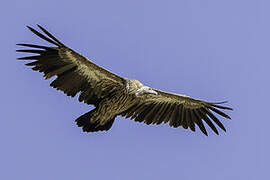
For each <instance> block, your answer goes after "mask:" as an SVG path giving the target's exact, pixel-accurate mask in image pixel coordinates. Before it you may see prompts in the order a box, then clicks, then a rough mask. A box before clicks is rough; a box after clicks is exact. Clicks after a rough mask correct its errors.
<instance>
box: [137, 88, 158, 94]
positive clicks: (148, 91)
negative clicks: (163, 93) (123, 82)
mask: <svg viewBox="0 0 270 180" xmlns="http://www.w3.org/2000/svg"><path fill="white" fill-rule="evenodd" d="M143 94H154V95H157V94H158V93H157V92H156V91H155V90H153V88H150V87H148V86H143V87H141V88H139V89H138V90H137V91H136V93H135V95H136V96H140V95H143Z"/></svg>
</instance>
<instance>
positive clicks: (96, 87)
mask: <svg viewBox="0 0 270 180" xmlns="http://www.w3.org/2000/svg"><path fill="white" fill-rule="evenodd" d="M37 26H38V27H39V29H40V30H41V31H42V33H40V32H38V31H37V30H35V29H33V28H32V27H29V26H27V28H28V29H29V30H30V31H32V32H33V33H34V34H35V35H37V36H38V37H40V38H41V39H43V40H45V41H47V42H49V43H51V44H52V45H54V46H41V45H34V44H17V45H19V46H23V47H28V48H29V49H19V50H17V52H23V53H32V54H33V55H32V56H26V57H20V58H18V60H27V61H29V60H31V62H28V63H27V64H26V66H32V69H33V70H34V71H39V72H42V73H43V74H44V78H45V79H50V78H52V77H56V78H55V79H54V80H53V81H52V82H51V84H50V86H52V87H54V88H56V89H57V90H60V91H63V92H64V93H65V94H66V95H68V96H71V97H74V96H75V95H76V94H78V93H79V97H78V99H79V101H80V102H84V103H86V104H88V105H94V107H95V108H94V109H93V110H91V111H89V112H87V113H85V114H83V115H82V116H80V117H79V118H77V119H76V123H77V125H78V126H79V127H82V129H83V131H84V132H96V131H104V130H106V131H107V130H109V129H110V128H111V127H112V124H113V122H114V120H115V118H116V116H118V115H121V116H123V117H125V118H130V119H134V120H135V121H138V122H144V123H146V124H161V123H169V125H170V126H171V127H174V128H176V127H179V126H182V127H183V128H185V129H188V128H189V129H190V130H191V131H195V127H196V126H198V127H199V129H200V130H201V131H202V132H203V133H204V134H205V135H207V131H206V129H205V123H206V124H207V125H208V126H209V127H210V128H211V129H212V130H213V131H214V132H215V133H216V134H219V132H218V130H217V128H216V126H215V125H217V126H218V127H219V128H221V129H222V130H224V131H226V129H225V127H224V126H223V124H222V123H221V122H220V120H219V119H218V118H217V117H216V115H215V114H214V113H216V114H218V115H220V116H222V117H224V118H227V119H231V118H230V116H228V115H227V114H225V113H224V112H222V111H221V109H222V110H232V108H230V107H226V106H223V105H221V104H223V103H226V102H220V103H212V102H206V101H203V100H199V99H194V98H191V97H189V96H185V95H181V94H174V93H168V92H164V91H161V90H157V89H154V88H151V87H148V86H145V85H143V84H142V83H140V82H139V81H138V80H135V79H128V78H124V77H120V76H118V75H116V74H114V73H112V72H110V71H108V70H106V69H104V68H102V67H100V66H98V65H96V64H95V63H93V62H92V61H91V60H89V59H87V58H86V57H83V56H82V55H80V54H78V53H77V52H75V51H73V50H72V49H70V48H69V47H67V46H65V45H64V44H63V43H62V42H60V41H59V40H58V39H56V38H55V37H54V36H53V35H52V34H51V33H49V32H48V31H47V30H46V29H44V28H43V27H41V26H40V25H37Z"/></svg>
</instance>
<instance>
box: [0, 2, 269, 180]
mask: <svg viewBox="0 0 270 180" xmlns="http://www.w3.org/2000/svg"><path fill="white" fill-rule="evenodd" d="M0 9H1V10H0V19H1V28H0V32H1V71H0V78H1V79H0V80H1V90H0V91H1V110H0V111H1V125H0V147H1V148H0V171H1V173H0V179H28V180H32V179H33V180H36V179H38V180H43V179H44V180H48V179H65V180H69V179H110V180H121V179H128V180H138V179H148V180H149V179H154V180H161V179H184V180H194V179H203V180H206V179H213V180H214V179H218V180H228V179H237V180H239V179H245V180H253V179H262V180H263V179H269V160H270V158H269V151H270V145H269V131H268V129H269V128H268V126H269V125H270V119H269V100H270V99H269V90H270V88H269V75H270V73H269V67H270V63H269V62H270V51H269V50H270V11H269V9H270V1H269V0H226V1H225V0H175V1H159V0H145V1H143V0H136V1H134V0H132V1H130V0H113V1H112V0H107V1H103V0H88V1H63V0H62V1H54V0H46V1H37V0H23V1H22V0H17V1H15V0H10V1H3V2H2V3H1V7H0ZM37 23H39V24H41V25H43V26H44V27H45V28H47V29H48V30H49V31H50V32H52V33H53V34H54V35H56V37H58V38H59V39H60V40H61V41H63V42H64V43H65V44H66V45H68V46H70V47H71V48H73V49H74V50H76V51H78V52H79V53H81V54H83V55H84V56H87V57H88V58H90V59H92V60H93V61H94V62H95V63H97V64H99V65H101V66H103V67H105V68H107V69H109V70H111V71H112V72H115V73H117V74H119V75H121V76H124V77H129V78H136V79H138V80H140V81H141V82H142V83H144V84H146V85H148V86H151V87H154V88H159V89H162V90H166V91H172V92H177V93H182V94H187V95H189V96H192V97H196V98H201V99H205V100H208V101H224V100H229V104H228V105H230V106H232V107H233V108H234V111H233V112H229V115H230V116H231V117H232V120H225V119H222V122H224V125H225V127H226V128H227V133H224V132H221V131H220V132H221V133H220V135H219V136H217V135H215V134H214V133H212V132H209V136H208V137H206V136H204V135H203V134H202V133H201V132H200V131H197V132H195V133H192V132H190V131H188V130H185V129H183V128H181V127H180V128H177V129H173V128H169V127H168V125H161V126H154V125H149V126H148V125H145V124H141V123H137V122H134V121H132V120H126V119H123V118H121V117H118V118H117V119H116V121H115V123H114V125H113V127H112V128H111V130H110V131H108V132H99V133H92V134H86V133H83V132H82V131H81V128H78V127H77V126H76V124H75V122H74V120H75V119H76V118H77V117H79V116H80V115H82V114H83V113H85V112H87V111H89V109H90V108H92V107H89V106H87V105H85V104H82V103H79V102H78V101H77V99H76V98H70V97H67V96H65V95H64V94H63V93H62V92H59V91H56V90H55V89H53V88H51V87H50V86H49V84H50V82H49V81H45V80H43V78H42V75H41V74H40V73H37V72H34V71H32V70H31V69H30V68H28V67H26V66H24V65H23V64H24V63H23V62H18V61H16V60H15V59H16V58H17V57H19V56H20V54H18V53H16V52H15V49H16V48H17V47H16V46H15V44H16V43H23V42H24V43H42V44H46V42H44V41H42V40H40V39H39V38H37V37H36V36H34V35H33V34H32V33H31V32H30V31H28V30H27V29H26V28H25V26H26V25H31V26H35V24H37ZM208 130H209V129H208Z"/></svg>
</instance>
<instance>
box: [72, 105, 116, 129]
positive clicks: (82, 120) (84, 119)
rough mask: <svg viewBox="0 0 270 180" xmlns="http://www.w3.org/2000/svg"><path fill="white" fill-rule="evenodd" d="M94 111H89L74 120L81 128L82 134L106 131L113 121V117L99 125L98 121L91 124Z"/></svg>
mask: <svg viewBox="0 0 270 180" xmlns="http://www.w3.org/2000/svg"><path fill="white" fill-rule="evenodd" d="M94 111H95V109H94V110H91V111H89V112H87V113H85V114H84V115H82V116H80V117H79V118H78V119H76V120H75V121H76V123H77V125H78V126H79V127H82V129H83V131H84V132H96V131H108V130H109V129H110V128H111V127H112V124H113V122H114V120H115V117H114V118H112V119H110V120H109V121H107V122H106V123H105V124H103V125H101V124H100V123H99V121H95V122H91V118H92V116H93V112H94Z"/></svg>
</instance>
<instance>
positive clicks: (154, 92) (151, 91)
mask: <svg viewBox="0 0 270 180" xmlns="http://www.w3.org/2000/svg"><path fill="white" fill-rule="evenodd" d="M148 93H150V94H154V95H158V93H157V92H156V91H154V90H153V89H150V90H149V91H148Z"/></svg>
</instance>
